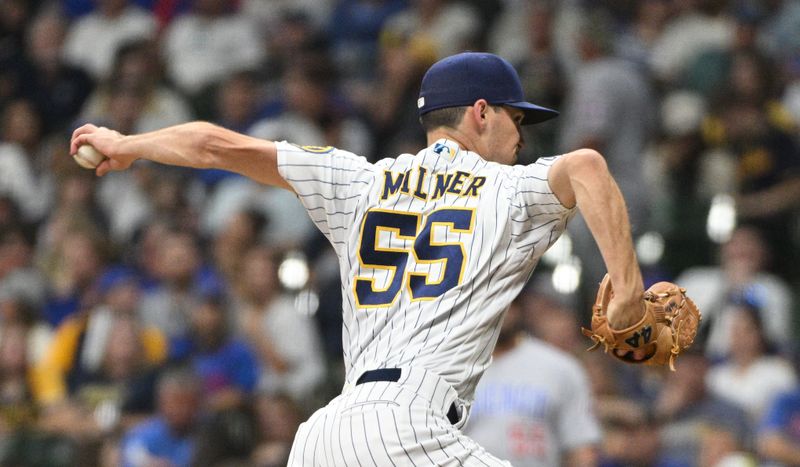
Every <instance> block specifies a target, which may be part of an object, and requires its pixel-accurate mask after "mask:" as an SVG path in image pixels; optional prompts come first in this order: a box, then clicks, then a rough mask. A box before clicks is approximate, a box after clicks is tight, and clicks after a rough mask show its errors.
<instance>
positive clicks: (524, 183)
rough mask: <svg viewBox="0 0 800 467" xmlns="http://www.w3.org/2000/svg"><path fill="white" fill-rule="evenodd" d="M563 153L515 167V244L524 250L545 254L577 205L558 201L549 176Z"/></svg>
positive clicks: (512, 235)
mask: <svg viewBox="0 0 800 467" xmlns="http://www.w3.org/2000/svg"><path fill="white" fill-rule="evenodd" d="M559 157H561V156H553V157H544V158H540V159H538V160H537V161H536V162H534V163H533V164H530V165H526V166H515V167H513V168H512V170H513V174H512V177H513V178H514V181H515V187H514V191H513V193H512V195H511V203H510V209H511V216H510V219H511V238H512V245H514V246H516V248H517V249H518V250H519V251H521V252H523V253H530V252H531V251H533V252H534V258H537V257H538V256H540V255H541V254H543V253H544V251H545V250H547V248H549V247H550V245H552V244H553V243H554V242H555V241H556V240H557V239H558V237H559V236H560V235H561V233H562V232H563V231H564V229H565V228H566V225H567V221H568V220H569V219H570V218H571V217H572V216H573V215H574V213H575V211H576V208H574V207H573V208H567V207H565V206H564V205H563V204H561V202H560V201H559V200H558V198H557V197H556V195H555V194H554V193H553V190H552V189H551V188H550V183H548V181H547V176H548V174H549V173H550V167H552V165H553V164H555V162H556V161H557V160H558V159H559Z"/></svg>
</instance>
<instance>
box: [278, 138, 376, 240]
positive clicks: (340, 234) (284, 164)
mask: <svg viewBox="0 0 800 467" xmlns="http://www.w3.org/2000/svg"><path fill="white" fill-rule="evenodd" d="M276 145H277V148H278V172H279V173H280V175H281V176H282V177H283V178H284V180H286V182H288V183H289V185H290V186H291V187H292V189H294V192H295V194H296V195H297V197H298V198H299V199H300V202H301V203H302V204H303V206H305V208H306V211H308V214H309V216H310V217H311V220H312V221H313V222H314V224H315V225H316V226H317V228H319V230H320V231H321V232H322V233H323V234H324V235H325V236H326V237H327V238H328V240H329V241H330V242H331V243H332V244H333V246H334V248H336V249H337V250H338V248H339V246H343V245H345V244H346V239H347V236H348V234H349V231H350V228H351V227H352V226H353V225H354V224H355V219H356V206H357V204H358V202H359V199H360V198H361V197H363V196H366V193H367V192H368V190H367V188H368V187H369V185H370V184H371V183H372V179H373V168H374V166H373V165H372V164H370V163H369V162H367V160H366V159H365V158H363V157H360V156H357V155H355V154H353V153H350V152H347V151H342V150H339V149H335V148H333V147H330V146H296V145H294V144H290V143H287V142H285V141H283V142H278V143H276Z"/></svg>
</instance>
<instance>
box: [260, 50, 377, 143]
mask: <svg viewBox="0 0 800 467" xmlns="http://www.w3.org/2000/svg"><path fill="white" fill-rule="evenodd" d="M335 75H336V69H335V68H334V67H333V66H332V63H329V62H327V61H326V62H315V63H308V64H303V63H298V64H294V65H291V66H290V67H289V69H287V70H286V72H285V74H284V75H283V80H282V87H283V91H284V95H285V96H284V99H282V102H281V104H282V107H283V108H282V111H281V112H280V114H279V115H275V116H271V117H267V118H265V119H263V120H262V121H260V122H257V123H256V124H254V125H253V126H252V128H251V130H250V132H249V134H251V135H252V136H255V137H258V138H267V139H272V140H280V139H286V140H287V141H290V140H302V141H304V142H305V143H306V144H308V145H315V146H326V145H328V146H336V147H346V148H348V149H351V150H353V151H360V152H358V154H371V153H372V148H371V141H370V138H369V133H368V132H367V128H366V127H365V126H364V124H363V123H362V122H361V121H360V120H359V119H357V118H355V116H354V115H353V114H352V111H351V109H350V104H349V102H347V101H345V100H344V99H343V97H342V96H341V95H339V93H338V89H337V88H336V83H337V80H336V76H335Z"/></svg>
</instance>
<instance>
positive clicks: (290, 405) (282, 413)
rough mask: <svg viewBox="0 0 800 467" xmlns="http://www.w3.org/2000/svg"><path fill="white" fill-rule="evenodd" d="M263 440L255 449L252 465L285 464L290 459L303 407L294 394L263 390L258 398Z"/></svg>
mask: <svg viewBox="0 0 800 467" xmlns="http://www.w3.org/2000/svg"><path fill="white" fill-rule="evenodd" d="M255 411H256V418H257V421H258V430H259V444H258V446H257V447H256V449H255V450H254V451H253V455H252V458H251V462H252V465H257V466H258V467H283V466H285V465H286V464H287V463H288V461H289V451H290V450H291V448H292V441H294V435H295V433H296V432H297V428H298V427H299V426H300V423H301V422H302V418H303V415H302V411H301V410H300V408H299V407H298V405H297V404H296V403H295V402H294V401H293V400H292V398H291V397H289V396H285V395H280V394H278V395H274V396H270V395H266V394H259V395H258V397H257V398H256V400H255Z"/></svg>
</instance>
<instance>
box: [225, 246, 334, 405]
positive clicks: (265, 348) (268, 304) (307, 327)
mask: <svg viewBox="0 0 800 467" xmlns="http://www.w3.org/2000/svg"><path fill="white" fill-rule="evenodd" d="M277 260H278V257H277V255H276V254H275V252H274V251H273V250H271V249H270V248H268V247H266V246H264V245H256V246H254V247H252V248H250V249H249V250H248V251H247V253H246V254H245V255H244V261H243V263H242V269H241V274H240V275H239V277H240V279H239V281H238V283H237V284H236V285H235V286H234V290H236V291H237V292H238V294H237V295H236V296H235V298H236V301H237V307H236V310H235V319H236V321H237V323H238V328H237V333H238V334H239V335H240V336H242V337H243V338H244V339H245V340H246V341H247V342H248V343H249V345H250V346H251V347H252V348H253V349H255V351H256V352H257V355H258V360H259V364H260V366H261V371H260V381H259V387H260V389H261V390H262V391H264V392H266V393H269V394H276V393H284V394H289V395H291V397H292V398H293V399H294V400H295V401H297V402H302V401H304V400H308V399H309V398H313V397H314V396H315V394H317V390H318V389H319V386H320V383H322V380H323V379H324V377H325V367H324V358H323V354H322V349H321V344H320V338H319V331H318V330H317V328H316V324H315V322H314V320H313V319H312V318H311V317H309V316H304V315H302V314H300V312H299V311H298V310H297V308H296V307H295V305H294V300H293V299H292V297H290V296H287V295H285V294H284V293H283V291H282V290H281V286H280V283H279V281H278V268H277V263H276V261H277Z"/></svg>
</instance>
